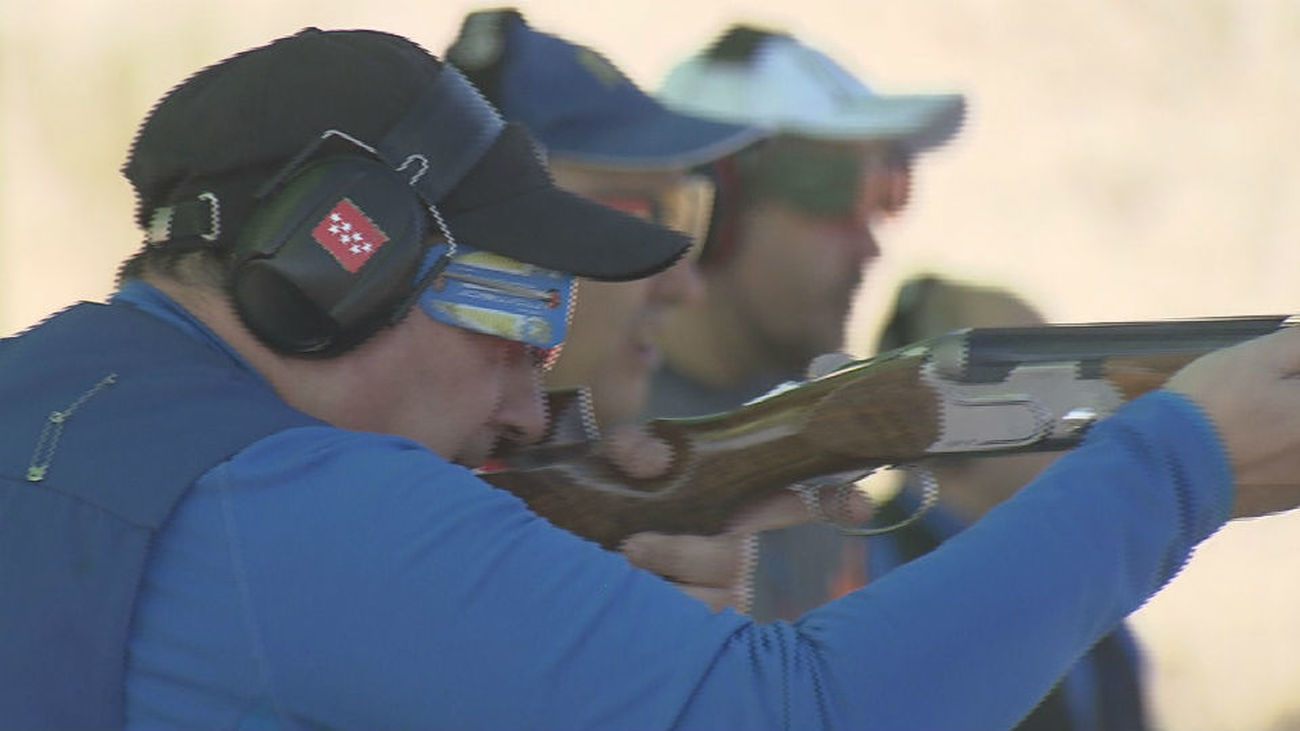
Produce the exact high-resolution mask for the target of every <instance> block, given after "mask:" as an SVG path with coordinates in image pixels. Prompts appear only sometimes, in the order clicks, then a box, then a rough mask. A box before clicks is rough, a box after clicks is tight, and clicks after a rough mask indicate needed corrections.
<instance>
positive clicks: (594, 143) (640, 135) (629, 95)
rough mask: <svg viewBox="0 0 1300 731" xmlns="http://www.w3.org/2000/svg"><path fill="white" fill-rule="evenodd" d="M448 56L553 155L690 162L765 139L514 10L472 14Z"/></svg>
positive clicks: (615, 163)
mask: <svg viewBox="0 0 1300 731" xmlns="http://www.w3.org/2000/svg"><path fill="white" fill-rule="evenodd" d="M445 57H446V59H447V61H449V62H450V63H452V64H454V65H455V66H457V67H458V68H460V69H461V71H462V72H463V73H464V74H465V75H466V76H467V77H468V78H469V79H470V81H472V82H474V85H475V86H477V87H478V88H479V90H480V91H481V92H482V93H483V94H484V96H486V97H487V98H488V101H490V102H492V104H493V105H495V106H496V107H497V108H498V109H499V110H500V111H501V114H502V116H503V117H505V118H506V119H507V120H509V121H512V122H518V123H520V124H523V125H524V126H525V127H526V128H528V130H529V131H530V132H532V133H533V135H534V136H535V137H536V138H537V139H538V141H539V142H541V144H542V146H543V147H545V148H546V151H547V153H548V154H549V155H550V156H552V157H556V158H564V159H566V160H572V161H575V162H580V163H585V164H589V165H596V166H602V167H616V168H662V167H674V166H684V167H691V166H695V165H700V164H703V163H706V162H710V161H713V160H716V159H718V158H720V157H723V156H725V155H727V154H730V153H732V152H735V151H736V150H739V149H740V148H742V147H744V146H746V145H748V144H750V143H751V142H754V141H756V140H758V139H759V138H761V137H763V136H765V130H763V129H761V128H759V127H751V126H742V125H735V124H730V123H725V122H717V121H711V120H706V119H702V118H699V117H693V116H688V115H685V114H681V113H678V112H674V111H671V110H669V109H668V108H667V107H665V106H663V105H662V104H660V103H659V102H658V101H656V100H655V99H654V98H652V97H651V96H650V95H648V94H646V93H645V92H643V91H641V89H639V88H637V86H636V84H634V83H632V81H631V80H630V79H628V78H627V76H625V75H624V74H623V73H622V72H621V71H619V70H618V68H617V67H615V66H614V65H613V64H612V63H610V62H609V60H607V59H606V58H605V57H604V56H602V55H601V54H600V53H597V52H596V51H594V50H592V49H590V48H587V47H585V46H579V45H576V44H574V43H570V42H568V41H566V40H564V39H562V38H559V37H557V36H553V35H550V34H547V33H541V32H539V31H537V30H534V29H533V28H532V27H530V26H529V25H528V24H527V23H526V22H525V21H524V18H523V16H522V15H520V14H519V12H518V11H516V10H511V9H503V10H485V11H479V12H475V13H470V14H469V15H467V16H466V17H465V21H464V22H463V23H462V25H461V29H460V35H458V36H457V38H456V40H455V41H454V42H453V43H452V45H451V47H450V48H448V49H447V53H446V55H445Z"/></svg>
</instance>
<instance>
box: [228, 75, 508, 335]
mask: <svg viewBox="0 0 1300 731" xmlns="http://www.w3.org/2000/svg"><path fill="white" fill-rule="evenodd" d="M504 127H505V123H504V122H503V121H502V120H501V118H500V116H499V115H498V114H497V113H496V111H495V110H494V109H493V108H492V107H491V106H489V105H488V104H487V102H486V101H484V100H483V98H482V97H481V96H480V95H479V94H478V92H477V91H476V90H475V89H474V88H473V87H472V86H470V84H469V82H467V81H466V80H465V78H464V77H463V76H461V74H460V73H459V72H458V71H456V69H455V68H453V67H451V66H446V65H444V66H443V67H442V70H441V72H440V73H439V74H438V77H437V80H436V82H435V83H434V84H433V85H432V86H431V88H430V89H429V91H428V92H426V93H425V94H424V95H422V96H421V97H419V98H418V99H417V100H416V101H415V103H414V104H412V106H411V108H410V109H409V110H408V111H407V113H406V114H405V115H404V116H403V117H402V118H401V119H400V120H398V121H397V123H396V124H394V125H393V127H392V128H391V129H390V130H389V131H388V133H387V134H386V135H385V136H384V137H383V139H381V140H380V141H379V142H378V143H377V144H375V145H373V146H372V145H370V144H368V143H367V142H365V141H362V140H359V139H357V138H355V137H353V136H352V135H349V134H347V133H346V132H343V131H339V130H329V131H327V132H325V133H324V134H323V135H322V136H321V137H320V138H319V139H317V140H314V141H313V142H312V143H311V144H310V145H308V147H307V148H306V149H304V150H303V152H301V153H299V154H298V155H297V156H295V157H294V159H293V160H291V161H290V162H289V163H288V164H287V165H286V166H285V167H284V168H283V169H281V171H280V172H279V173H277V174H276V175H274V176H272V178H271V179H270V180H269V181H268V182H267V183H266V184H265V185H264V186H263V188H262V190H261V191H259V193H258V199H259V200H258V202H257V205H256V207H255V209H254V211H253V212H252V214H251V215H250V216H249V219H248V222H247V224H246V225H245V226H244V227H243V228H242V230H241V231H240V232H239V234H238V236H237V238H236V241H235V245H234V248H233V251H232V255H233V261H234V265H233V267H232V271H231V278H230V292H231V294H232V297H233V299H234V302H235V307H236V310H237V311H238V312H239V314H240V316H241V317H242V318H243V320H244V322H245V324H246V325H247V326H248V327H249V329H250V330H252V331H253V332H254V333H255V334H256V335H257V336H258V337H259V338H261V339H262V340H263V341H264V342H265V343H266V344H267V345H269V346H270V347H272V348H274V349H276V350H279V351H282V352H287V353H295V354H313V355H323V356H329V355H336V354H338V353H340V352H343V351H344V350H346V349H348V348H350V347H352V346H354V345H355V344H357V343H359V342H360V341H362V340H364V339H365V338H366V337H368V336H369V335H371V334H373V333H374V332H375V331H376V330H377V329H379V328H380V327H382V326H383V325H385V324H387V323H390V322H393V321H395V320H396V319H397V318H398V317H400V315H401V314H402V310H405V309H407V307H409V304H410V303H411V302H412V301H413V300H414V298H413V297H412V296H411V294H412V288H413V287H414V284H413V279H414V277H415V274H416V271H417V269H418V267H419V264H420V261H421V258H422V256H423V254H424V251H425V250H426V249H427V248H428V246H429V245H430V243H431V236H430V232H429V225H430V221H434V222H436V223H437V224H438V226H439V227H440V228H441V229H442V231H441V232H440V233H441V235H442V237H443V238H447V239H450V232H448V231H446V230H445V227H444V226H443V225H442V223H441V216H440V214H439V213H438V211H437V208H436V206H435V204H436V202H437V201H438V200H440V199H441V198H442V197H443V196H444V195H445V194H446V193H447V192H448V191H449V190H451V189H452V188H453V187H455V185H456V184H457V183H458V182H460V180H461V178H462V177H464V175H465V173H466V172H467V171H469V169H470V168H472V167H473V166H474V164H475V163H477V162H478V160H479V159H480V158H482V156H483V155H484V153H486V152H487V150H488V148H490V147H491V146H492V143H493V142H494V141H495V140H496V138H497V136H498V135H499V134H500V133H501V130H502V129H504Z"/></svg>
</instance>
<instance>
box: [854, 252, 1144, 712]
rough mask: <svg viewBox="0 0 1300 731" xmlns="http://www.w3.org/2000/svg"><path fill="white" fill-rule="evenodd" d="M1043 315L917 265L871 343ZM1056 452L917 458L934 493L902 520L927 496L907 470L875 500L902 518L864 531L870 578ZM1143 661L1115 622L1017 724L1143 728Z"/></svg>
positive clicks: (898, 343)
mask: <svg viewBox="0 0 1300 731" xmlns="http://www.w3.org/2000/svg"><path fill="white" fill-rule="evenodd" d="M1045 322H1046V319H1045V318H1044V317H1043V315H1042V314H1041V313H1040V312H1039V311H1038V310H1037V309H1036V308H1034V307H1033V306H1032V305H1030V304H1029V303H1028V302H1026V301H1025V300H1024V299H1022V298H1020V297H1018V296H1016V295H1015V294H1012V293H1011V292H1009V291H1007V290H1004V289H999V288H995V287H982V286H976V285H972V284H965V283H961V282H956V281H952V280H949V279H945V278H942V277H939V276H936V275H933V274H927V275H921V276H917V277H913V278H911V279H909V280H907V281H906V282H905V283H904V284H903V286H902V287H900V288H899V291H898V295H897V296H896V297H895V299H894V303H893V310H892V312H891V313H890V315H889V319H888V320H887V321H886V325H885V328H884V330H883V331H882V332H881V335H880V339H879V342H878V346H877V349H876V352H878V353H884V352H887V351H890V350H893V349H895V348H901V347H903V346H905V345H909V344H911V343H916V342H920V341H922V340H925V339H927V338H932V337H937V336H939V335H943V334H945V333H948V332H951V331H953V330H957V329H959V328H964V327H1018V326H1026V325H1042V324H1044V323H1045ZM1059 456H1060V455H1059V453H1052V452H1038V453H1034V452H1029V453H1023V454H1011V455H1003V456H998V457H987V456H985V457H970V456H960V455H947V456H942V457H934V458H931V459H928V460H926V461H925V462H924V463H923V466H924V467H925V469H926V470H928V471H929V472H930V474H931V476H932V477H933V478H934V479H935V480H936V481H937V483H938V486H939V488H940V490H941V492H940V493H939V495H940V502H939V503H938V504H936V505H933V506H931V507H929V508H928V509H926V510H924V511H923V512H920V514H919V517H917V518H916V519H915V520H910V521H909V520H908V519H909V516H912V515H915V514H917V513H918V511H922V507H921V506H922V504H923V501H924V499H925V498H924V489H923V485H922V484H921V483H920V480H919V479H918V478H917V477H916V475H915V474H914V473H909V479H907V480H906V482H904V483H903V487H902V490H901V492H900V493H899V494H898V495H897V496H896V497H894V498H893V499H891V500H890V501H889V502H888V503H887V504H886V505H883V506H882V507H881V508H880V514H879V520H880V521H881V523H882V524H891V525H892V524H901V523H902V522H903V521H908V522H907V524H906V525H901V526H900V527H899V528H898V529H896V530H893V531H890V532H888V533H885V534H883V535H879V536H874V537H872V538H870V539H868V541H867V552H866V559H867V569H868V576H869V578H870V579H871V580H875V579H878V578H880V577H881V576H884V575H885V574H887V573H889V572H890V571H892V570H894V569H895V568H897V567H899V566H901V565H902V564H904V563H907V562H909V561H912V560H914V559H917V558H920V557H921V556H924V555H925V554H927V553H929V552H931V551H933V550H934V549H935V548H937V547H938V546H939V545H940V544H941V543H943V542H944V541H946V540H948V539H950V538H952V537H953V536H956V535H957V534H958V533H960V532H961V531H963V530H965V529H966V527H968V526H969V525H970V524H972V523H974V522H975V521H977V520H979V519H980V518H981V517H983V516H984V514H985V513H987V512H988V511H989V510H990V509H992V508H993V507H994V506H995V505H998V504H999V503H1001V502H1003V501H1004V500H1006V499H1007V498H1009V497H1011V496H1012V495H1013V494H1014V493H1015V492H1016V491H1017V490H1019V489H1020V488H1022V487H1024V486H1025V485H1026V484H1028V483H1029V481H1030V480H1032V479H1033V478H1034V477H1036V476H1037V475H1038V473H1040V472H1042V471H1043V470H1044V469H1045V468H1046V467H1047V466H1048V465H1049V464H1051V463H1052V462H1053V461H1054V460H1055V459H1056V458H1057V457H1059ZM1141 666H1142V663H1141V655H1140V654H1139V648H1138V646H1137V642H1136V638H1135V637H1134V636H1133V634H1132V632H1130V631H1129V629H1128V628H1127V627H1126V626H1125V625H1124V624H1121V625H1119V626H1118V627H1117V628H1116V629H1115V630H1114V631H1113V632H1111V633H1110V634H1108V635H1106V636H1105V637H1103V638H1102V640H1101V641H1100V642H1098V643H1097V644H1096V645H1095V646H1094V647H1093V648H1092V650H1090V651H1089V652H1088V654H1086V655H1084V656H1083V657H1082V658H1081V659H1080V661H1079V662H1078V663H1077V664H1076V665H1075V666H1074V667H1073V668H1072V669H1071V670H1070V672H1069V673H1067V674H1066V675H1065V676H1064V677H1063V678H1062V679H1061V682H1060V684H1059V685H1058V686H1057V687H1056V688H1055V689H1053V691H1052V692H1051V693H1050V694H1048V695H1047V697H1045V698H1044V699H1043V701H1042V702H1041V703H1039V704H1038V707H1037V708H1035V709H1034V712H1033V713H1031V714H1030V715H1029V716H1028V717H1026V718H1025V720H1024V721H1022V722H1021V723H1020V724H1019V725H1018V726H1017V727H1016V728H1017V729H1020V731H1031V730H1035V731H1047V730H1049V729H1065V730H1072V729H1080V730H1081V729H1126V730H1130V729H1131V730H1133V731H1136V730H1138V729H1143V728H1146V727H1147V722H1146V716H1147V714H1146V711H1145V704H1144V700H1143V693H1142V687H1141V680H1142V668H1141Z"/></svg>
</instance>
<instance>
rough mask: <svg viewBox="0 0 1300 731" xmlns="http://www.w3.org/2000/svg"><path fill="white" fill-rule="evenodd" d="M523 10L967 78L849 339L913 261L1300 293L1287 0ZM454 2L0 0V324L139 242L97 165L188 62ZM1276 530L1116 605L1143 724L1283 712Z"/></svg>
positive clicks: (1289, 708) (602, 44)
mask: <svg viewBox="0 0 1300 731" xmlns="http://www.w3.org/2000/svg"><path fill="white" fill-rule="evenodd" d="M519 4H520V5H521V6H522V8H523V9H524V11H525V13H526V15H527V16H528V17H529V18H530V19H531V20H532V21H533V22H534V24H535V25H537V26H538V27H541V28H543V29H546V30H552V31H558V32H562V33H565V34H567V35H569V36H570V37H572V38H575V39H577V40H580V41H582V42H586V43H590V44H593V45H595V46H597V47H599V48H601V49H602V50H605V51H607V52H608V53H609V55H610V56H611V57H612V58H613V60H614V61H615V62H616V63H618V64H619V65H620V66H622V67H623V68H625V69H626V70H627V71H628V72H629V74H630V75H631V76H632V77H633V78H634V79H636V80H638V81H640V82H641V83H642V84H644V85H647V86H653V85H654V84H655V83H656V82H657V80H658V79H659V78H660V77H661V76H662V75H663V73H664V72H665V71H666V70H667V69H668V67H669V65H670V64H671V63H672V62H673V61H674V60H675V59H676V58H677V57H680V56H681V55H683V54H685V53H686V52H688V51H691V50H694V49H695V48H697V47H699V46H700V45H702V44H703V43H705V42H706V41H707V40H709V39H710V38H711V37H712V36H713V35H714V34H715V33H716V32H717V31H718V30H720V29H721V28H722V27H723V26H724V24H726V23H729V22H732V21H735V20H737V19H745V20H752V21H758V22H762V23H766V24H769V25H775V26H780V27H785V28H789V29H792V30H794V31H795V32H797V33H798V34H800V35H801V36H803V37H805V38H807V39H809V40H812V41H814V42H816V43H817V44H819V45H821V46H822V47H824V48H826V49H827V50H829V51H831V52H832V53H833V54H834V55H836V56H837V57H839V58H841V59H842V60H843V61H844V62H846V63H847V64H848V65H849V66H851V67H852V68H853V69H855V70H856V71H858V72H859V73H861V74H863V75H864V76H865V77H866V78H867V79H868V80H871V81H873V82H874V83H875V85H876V86H877V88H879V89H881V90H883V91H905V90H917V91H920V90H949V89H957V90H961V91H964V92H965V93H967V94H968V95H969V98H970V102H971V111H970V120H969V123H968V125H967V127H966V129H965V131H964V133H963V135H962V137H961V139H960V140H959V141H958V142H957V143H956V144H954V145H952V146H950V147H949V148H946V149H944V150H941V151H939V152H937V153H935V154H933V155H930V156H928V157H927V158H926V159H925V160H924V161H923V163H922V166H921V167H920V168H919V170H918V175H917V181H916V182H917V187H916V190H915V195H914V199H913V205H912V207H911V209H910V210H909V212H908V214H907V215H906V216H904V217H903V218H902V219H901V220H899V221H898V222H896V223H893V224H891V225H889V226H887V227H886V228H885V229H884V230H882V231H881V232H880V236H881V239H882V242H883V243H884V245H885V247H886V253H885V256H884V257H883V258H882V259H881V260H880V261H879V262H878V263H877V264H876V266H875V267H874V268H873V270H872V272H871V275H870V278H869V280H868V286H867V287H866V288H865V289H864V290H863V292H862V296H861V298H860V301H859V306H858V309H857V311H856V314H855V318H854V322H853V326H852V328H851V332H850V338H849V339H850V345H851V346H853V347H854V348H855V349H858V350H859V351H861V350H863V349H864V348H865V347H866V344H867V343H870V342H873V341H874V339H875V330H876V328H877V327H878V323H879V319H880V318H881V317H882V316H883V313H884V307H885V305H886V303H887V302H888V301H889V299H890V298H891V297H892V292H893V289H894V287H895V286H896V285H897V283H898V282H900V281H901V280H902V279H904V278H905V277H907V276H908V275H911V274H913V273H916V272H919V271H923V270H931V271H937V272H940V273H944V274H949V275H956V276H959V277H962V278H966V279H971V280H976V281H980V282H983V283H989V284H997V285H1004V286H1009V287H1011V288H1014V289H1016V290H1017V291H1019V292H1021V293H1023V294H1024V295H1026V296H1027V297H1029V298H1030V299H1031V300H1032V301H1034V302H1035V303H1036V304H1038V305H1039V306H1040V307H1041V308H1042V309H1043V310H1044V311H1045V312H1046V313H1047V314H1048V315H1049V317H1050V318H1051V319H1053V320H1055V321H1096V320H1133V319H1152V318H1166V317H1195V316H1209V315H1231V314H1249V313H1256V314H1258V313H1277V312H1297V311H1300V296H1298V295H1297V294H1296V292H1297V288H1296V281H1297V278H1298V276H1300V246H1298V245H1297V243H1300V242H1298V241H1297V238H1298V236H1300V234H1298V233H1297V232H1298V231H1300V145H1297V144H1296V135H1295V129H1296V122H1295V120H1296V119H1300V92H1298V90H1300V4H1298V3H1296V2H1294V0H1192V1H1190V2H1188V1H1187V0H1140V1H1136V2H1135V1H1133V0H1056V1H1055V2H1051V3H1042V2H1038V1H1037V0H912V1H911V2H907V3H861V2H844V1H839V0H805V1H804V2H800V3H789V2H786V1H784V0H747V1H745V2H722V0H704V1H703V2H701V1H699V0H691V1H688V0H656V2H653V3H651V2H640V1H633V0H625V1H623V2H616V3H603V4H600V3H590V2H588V0H535V1H530V2H521V3H519ZM362 5H365V6H367V7H362ZM476 7H480V6H478V5H475V4H471V3H464V2H455V3H428V2H419V3H416V2H389V3H367V4H362V3H344V2H342V0H311V1H309V0H283V1H281V2H276V3H266V2H257V1H256V0H227V1H226V2H222V3H199V2H188V1H182V0H177V1H174V2H162V1H161V0H120V1H118V2H107V1H106V0H100V1H99V2H93V1H91V0H45V1H43V2H40V3H37V2H34V0H32V1H29V0H0V110H3V111H0V333H8V332H12V331H15V330H17V329H20V328H21V327H23V326H25V325H26V324H28V323H30V322H32V321H34V320H35V319H38V318H39V317H42V316H44V315H45V314H47V313H48V312H50V311H52V310H54V309H56V308H57V307H59V306H62V305H63V304H64V303H66V302H67V301H69V300H70V299H74V298H96V297H101V296H103V295H104V294H105V293H106V292H107V291H108V289H109V288H110V286H111V274H112V271H113V269H114V267H115V265H116V263H117V262H118V261H120V260H121V259H122V258H123V257H124V256H126V255H127V254H128V253H130V252H131V251H132V250H133V249H134V248H135V247H136V246H137V244H138V242H139V235H138V233H136V232H135V231H134V230H133V228H132V225H131V221H130V215H131V210H132V201H131V196H130V191H129V190H128V189H127V187H126V185H125V184H124V183H123V181H122V180H121V178H120V177H118V176H117V174H116V171H117V168H118V166H119V165H120V164H121V162H122V159H123V156H124V154H125V150H126V148H127V146H128V145H129V143H130V139H131V136H132V134H133V130H134V126H135V124H136V123H137V122H138V121H139V119H140V118H141V117H142V116H143V115H144V114H145V112H146V111H147V110H148V108H149V106H150V105H151V104H152V102H153V101H154V100H155V99H156V98H157V97H158V96H160V95H161V94H162V93H164V92H165V91H166V90H167V89H168V88H169V87H170V86H171V85H173V84H174V83H176V82H177V81H179V80H180V78H182V77H183V76H184V75H185V74H187V73H189V72H191V71H193V70H195V69H197V68H199V67H201V66H203V65H206V64H208V63H210V62H212V61H214V60H217V59H219V58H221V57H224V56H226V55H228V54H230V53H232V52H234V51H237V50H240V49H242V48H244V47H247V46H250V45H254V44H258V43H261V42H264V41H266V40H268V39H269V38H271V37H273V36H275V35H280V34H284V33H290V32H293V31H294V30H297V29H298V28H300V27H302V26H304V25H319V26H322V27H372V28H380V29H385V30H392V31H396V32H400V33H403V34H406V35H409V36H411V37H413V38H415V39H417V40H419V41H421V42H422V43H424V44H425V45H426V46H427V47H428V48H430V49H431V50H433V51H435V52H441V50H442V49H443V48H444V47H445V45H446V44H447V42H448V41H449V40H450V39H451V38H452V37H453V35H454V33H455V30H456V28H457V25H458V23H459V19H460V17H461V16H462V15H463V14H464V12H466V11H467V10H469V9H472V8H476ZM1297 418H1300V417H1297ZM1297 549H1300V515H1286V516H1281V517H1275V518H1269V519H1264V520H1258V521H1253V522H1250V523H1242V524H1235V525H1232V526H1230V527H1229V528H1227V529H1225V530H1224V531H1223V532H1222V533H1221V534H1220V535H1218V536H1216V537H1215V538H1214V539H1213V540H1211V541H1210V542H1208V543H1206V544H1205V546H1204V547H1203V548H1202V549H1201V551H1200V552H1199V553H1198V554H1197V556H1196V558H1195V559H1194V561H1193V562H1192V564H1191V565H1190V566H1189V567H1188V568H1187V570H1186V571H1185V572H1184V574H1183V575H1182V576H1181V577H1180V578H1179V579H1178V580H1177V581H1175V582H1174V584H1173V585H1171V586H1170V587H1169V588H1168V589H1167V590H1166V591H1165V592H1164V593H1162V594H1161V595H1160V596H1158V597H1156V598H1155V599H1154V600H1153V601H1152V602H1150V603H1149V605H1148V606H1147V607H1145V608H1144V609H1143V610H1142V611H1141V612H1139V613H1138V615H1137V616H1136V618H1135V622H1136V623H1137V626H1138V627H1139V629H1140V631H1141V633H1142V636H1143V638H1144V639H1145V641H1146V642H1147V644H1148V647H1149V648H1150V652H1151V658H1152V668H1151V670H1152V675H1151V678H1152V682H1151V689H1152V694H1153V702H1154V704H1155V707H1156V709H1157V710H1158V720H1159V722H1160V725H1161V726H1162V727H1164V728H1168V729H1188V730H1199V729H1280V728H1300V659H1298V658H1300V628H1297V620H1296V618H1297V617H1300V550H1297Z"/></svg>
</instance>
